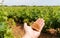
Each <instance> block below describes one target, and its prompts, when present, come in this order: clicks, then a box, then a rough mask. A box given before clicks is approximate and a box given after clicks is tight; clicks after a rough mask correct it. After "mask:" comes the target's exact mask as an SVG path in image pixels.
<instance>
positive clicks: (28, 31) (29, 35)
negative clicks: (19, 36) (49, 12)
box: [23, 19, 44, 38]
mask: <svg viewBox="0 0 60 38" xmlns="http://www.w3.org/2000/svg"><path fill="white" fill-rule="evenodd" d="M43 26H44V20H43V19H41V23H40V30H39V31H35V30H33V29H32V27H31V26H28V25H27V23H24V29H25V35H24V36H23V38H38V36H39V35H40V33H41V31H42V28H43Z"/></svg>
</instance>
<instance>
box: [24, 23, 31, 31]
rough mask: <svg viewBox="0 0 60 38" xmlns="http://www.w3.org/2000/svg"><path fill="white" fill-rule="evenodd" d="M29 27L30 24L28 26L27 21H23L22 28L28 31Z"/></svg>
mask: <svg viewBox="0 0 60 38" xmlns="http://www.w3.org/2000/svg"><path fill="white" fill-rule="evenodd" d="M29 29H30V26H28V25H27V23H24V30H25V31H29Z"/></svg>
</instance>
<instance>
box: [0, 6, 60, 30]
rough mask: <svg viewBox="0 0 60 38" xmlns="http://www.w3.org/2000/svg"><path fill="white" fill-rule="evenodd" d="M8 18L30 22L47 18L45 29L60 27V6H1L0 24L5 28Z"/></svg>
mask: <svg viewBox="0 0 60 38" xmlns="http://www.w3.org/2000/svg"><path fill="white" fill-rule="evenodd" d="M8 18H12V19H14V21H16V22H20V23H21V22H22V23H23V22H27V23H30V22H32V21H35V20H36V19H38V18H43V19H44V20H45V27H44V29H45V30H46V29H49V28H60V26H59V25H60V6H55V7H54V6H52V7H51V6H41V7H39V6H31V7H30V6H26V7H24V6H23V7H19V6H17V7H0V22H1V23H0V26H1V27H3V28H1V29H0V30H2V29H5V23H2V22H5V21H6V20H7V19H8Z"/></svg>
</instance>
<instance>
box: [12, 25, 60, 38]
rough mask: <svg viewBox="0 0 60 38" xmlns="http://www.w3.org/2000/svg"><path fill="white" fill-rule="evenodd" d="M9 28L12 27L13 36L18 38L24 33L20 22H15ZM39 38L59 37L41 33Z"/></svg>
mask: <svg viewBox="0 0 60 38" xmlns="http://www.w3.org/2000/svg"><path fill="white" fill-rule="evenodd" d="M11 28H12V32H13V35H14V38H20V37H22V36H23V35H24V28H22V26H21V25H20V24H17V25H16V26H12V27H11ZM39 38H60V37H57V36H55V35H51V34H48V33H41V35H40V36H39Z"/></svg>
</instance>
